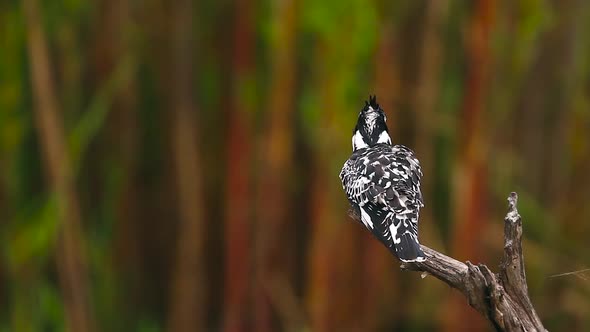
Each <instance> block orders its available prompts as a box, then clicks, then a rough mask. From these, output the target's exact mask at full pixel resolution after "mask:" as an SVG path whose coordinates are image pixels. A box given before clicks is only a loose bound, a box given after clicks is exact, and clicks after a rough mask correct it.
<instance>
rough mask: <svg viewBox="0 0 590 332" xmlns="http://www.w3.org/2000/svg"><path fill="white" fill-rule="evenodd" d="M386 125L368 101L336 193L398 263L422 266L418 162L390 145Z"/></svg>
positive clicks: (372, 98)
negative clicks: (342, 196) (343, 195)
mask: <svg viewBox="0 0 590 332" xmlns="http://www.w3.org/2000/svg"><path fill="white" fill-rule="evenodd" d="M386 121H387V117H386V115H385V112H384V111H383V109H382V108H381V107H380V106H379V104H378V103H377V97H376V96H369V101H365V105H364V107H363V108H362V110H361V111H360V113H359V116H358V120H357V123H356V126H355V127H354V130H353V135H352V155H351V156H350V158H348V160H347V161H346V162H345V163H344V166H343V167H342V171H341V172H340V180H341V181H342V188H343V189H344V191H345V193H346V196H347V198H348V201H349V202H350V205H351V207H352V209H353V211H354V213H355V214H356V215H357V216H359V217H360V218H359V219H360V220H359V222H360V223H362V224H363V225H364V226H365V227H366V228H367V229H368V230H369V231H370V232H371V233H372V234H373V235H374V236H375V237H376V238H377V239H378V240H379V241H380V242H381V243H383V244H384V245H385V246H386V247H387V248H388V249H389V251H390V252H391V253H393V254H394V255H395V256H396V257H397V258H398V259H399V260H400V261H402V262H423V261H425V260H426V255H425V254H424V252H423V251H422V249H421V248H420V243H419V241H418V219H419V213H420V208H422V207H424V200H423V198H422V192H421V191H420V179H421V178H422V170H421V168H420V162H419V161H418V158H417V157H416V155H415V154H414V152H413V151H412V150H411V149H409V148H408V147H406V146H404V145H393V144H392V142H391V137H390V136H389V130H388V128H387V124H386Z"/></svg>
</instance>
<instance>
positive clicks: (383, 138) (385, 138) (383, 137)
mask: <svg viewBox="0 0 590 332" xmlns="http://www.w3.org/2000/svg"><path fill="white" fill-rule="evenodd" d="M377 143H386V144H390V145H391V137H389V134H388V133H387V132H386V131H383V132H382V133H381V134H380V135H379V139H378V140H377Z"/></svg>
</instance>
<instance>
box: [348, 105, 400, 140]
mask: <svg viewBox="0 0 590 332" xmlns="http://www.w3.org/2000/svg"><path fill="white" fill-rule="evenodd" d="M386 120H387V118H386V117H385V113H384V112H383V110H382V109H381V107H380V106H379V104H377V97H376V96H369V101H365V106H364V107H363V109H362V110H361V112H360V114H359V118H358V121H357V123H356V126H355V127H354V131H353V133H352V150H353V151H356V150H358V149H363V148H368V147H371V146H374V145H375V144H380V143H383V144H391V138H390V137H389V133H388V130H387V125H386V124H385V121H386Z"/></svg>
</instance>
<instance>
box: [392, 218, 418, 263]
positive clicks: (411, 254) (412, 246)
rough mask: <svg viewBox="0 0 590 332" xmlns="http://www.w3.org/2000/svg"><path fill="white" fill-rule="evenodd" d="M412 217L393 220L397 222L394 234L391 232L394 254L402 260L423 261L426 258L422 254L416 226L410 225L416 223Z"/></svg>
mask: <svg viewBox="0 0 590 332" xmlns="http://www.w3.org/2000/svg"><path fill="white" fill-rule="evenodd" d="M394 219H397V218H394ZM412 219H413V218H412ZM412 219H405V220H399V219H398V220H394V221H395V222H396V223H399V224H398V227H397V229H396V234H392V236H394V247H395V254H396V256H397V258H399V260H401V261H402V262H423V261H425V260H426V255H424V252H423V251H422V249H421V248H420V243H419V242H418V228H417V227H412V226H413V225H417V220H412ZM408 223H409V225H408ZM407 226H409V227H407Z"/></svg>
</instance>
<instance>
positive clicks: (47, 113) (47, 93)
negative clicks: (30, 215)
mask: <svg viewBox="0 0 590 332" xmlns="http://www.w3.org/2000/svg"><path fill="white" fill-rule="evenodd" d="M23 6H24V14H25V19H26V24H27V44H28V50H29V61H30V66H31V83H32V90H33V95H34V98H35V108H34V115H35V122H36V126H37V130H38V132H39V144H40V146H41V149H42V152H43V156H44V161H45V165H46V169H47V178H48V179H49V182H50V185H51V189H52V191H53V192H54V193H55V196H56V199H57V205H58V211H59V212H58V218H59V220H60V233H59V242H58V247H57V253H56V259H57V267H58V276H59V282H60V285H61V291H62V292H63V299H64V306H65V315H66V326H67V330H68V331H80V332H88V331H92V330H93V325H94V324H93V318H92V313H91V310H90V304H89V301H88V293H87V292H88V288H87V272H86V266H85V264H84V254H83V245H82V239H81V237H82V231H81V225H80V224H81V222H80V219H81V218H80V206H79V204H78V198H77V197H78V196H77V194H76V190H75V185H74V175H73V172H72V168H71V163H70V161H69V156H68V152H67V144H66V139H65V133H64V129H63V123H62V121H61V119H60V116H59V104H58V101H57V97H56V92H55V87H54V83H53V78H52V77H51V65H50V59H49V52H48V47H47V40H46V38H45V34H44V33H43V28H42V25H41V15H40V14H39V6H38V3H37V1H35V0H27V1H24V2H23Z"/></svg>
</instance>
